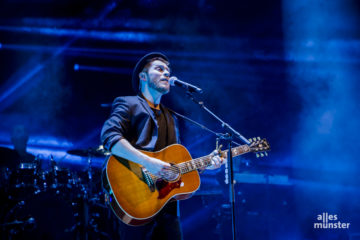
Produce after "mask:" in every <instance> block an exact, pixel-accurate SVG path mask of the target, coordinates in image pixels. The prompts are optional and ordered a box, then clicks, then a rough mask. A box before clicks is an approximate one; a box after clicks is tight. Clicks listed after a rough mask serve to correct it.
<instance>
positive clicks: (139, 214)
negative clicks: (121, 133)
mask: <svg viewBox="0 0 360 240" xmlns="http://www.w3.org/2000/svg"><path fill="white" fill-rule="evenodd" d="M268 150H270V146H269V144H268V142H267V141H266V139H261V140H260V138H258V139H254V141H252V143H251V144H250V145H247V144H245V145H241V146H238V147H234V148H232V154H233V157H236V156H238V155H241V154H245V153H248V152H258V154H261V155H264V154H263V152H265V151H268ZM140 151H141V152H142V153H144V154H146V155H148V156H150V157H154V158H158V159H161V160H163V161H165V162H168V163H170V164H171V167H170V169H169V170H167V171H168V172H167V173H166V174H165V175H164V176H162V177H157V176H155V175H152V174H151V173H150V172H149V171H147V170H146V169H145V168H144V167H143V166H141V165H139V164H136V163H134V162H132V161H128V160H126V159H123V158H120V157H117V156H114V155H110V156H109V157H108V159H107V163H106V169H105V170H106V171H105V175H104V176H103V181H105V183H104V184H107V186H108V188H109V191H108V192H107V193H106V199H107V202H108V204H109V205H110V208H111V209H112V210H113V212H114V213H115V215H116V216H117V217H118V218H119V219H120V220H121V221H123V222H124V223H125V224H128V225H132V226H138V225H143V224H146V223H148V222H149V221H151V219H152V218H154V217H155V216H156V214H157V213H159V212H160V210H161V209H162V208H163V207H164V206H165V204H166V203H168V202H169V201H171V200H173V199H175V200H183V199H187V198H189V197H190V196H191V195H192V194H193V193H194V192H195V191H196V190H198V189H199V187H200V177H199V173H198V171H197V170H198V169H204V168H206V167H207V166H210V165H211V156H210V155H207V156H203V157H200V158H196V159H192V158H191V155H190V153H189V152H188V150H187V149H186V148H185V147H184V146H182V145H180V144H173V145H170V146H168V147H166V148H164V149H162V150H160V151H157V152H147V151H142V150H140ZM227 153H228V150H226V151H221V152H220V155H221V156H226V154H227ZM265 154H266V152H265Z"/></svg>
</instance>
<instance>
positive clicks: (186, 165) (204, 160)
mask: <svg viewBox="0 0 360 240" xmlns="http://www.w3.org/2000/svg"><path fill="white" fill-rule="evenodd" d="M228 152H229V150H225V151H221V156H224V157H225V156H226V155H227V154H228ZM231 152H232V156H233V157H236V156H239V155H242V154H245V153H248V152H251V149H250V147H249V146H248V145H246V144H244V145H240V146H238V147H234V148H232V149H231ZM210 165H211V155H206V156H203V157H199V158H195V159H191V160H189V161H186V162H182V163H179V164H177V166H178V167H179V169H180V171H181V174H184V173H188V172H191V171H194V170H197V169H202V168H206V167H208V166H210Z"/></svg>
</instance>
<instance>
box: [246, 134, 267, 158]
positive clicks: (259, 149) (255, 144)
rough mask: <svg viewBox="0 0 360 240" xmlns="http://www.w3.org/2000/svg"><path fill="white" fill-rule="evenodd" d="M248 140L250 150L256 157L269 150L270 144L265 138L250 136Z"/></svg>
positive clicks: (264, 154)
mask: <svg viewBox="0 0 360 240" xmlns="http://www.w3.org/2000/svg"><path fill="white" fill-rule="evenodd" d="M249 142H250V145H249V147H250V150H251V152H254V153H256V157H264V156H267V155H268V154H267V151H270V144H269V143H268V141H266V139H265V138H263V139H260V137H257V138H250V139H249Z"/></svg>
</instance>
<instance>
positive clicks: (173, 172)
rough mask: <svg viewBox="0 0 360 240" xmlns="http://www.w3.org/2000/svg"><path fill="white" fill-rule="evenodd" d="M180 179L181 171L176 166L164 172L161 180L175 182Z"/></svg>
mask: <svg viewBox="0 0 360 240" xmlns="http://www.w3.org/2000/svg"><path fill="white" fill-rule="evenodd" d="M179 177H180V169H179V168H178V167H177V166H176V165H172V166H171V168H170V169H168V170H164V171H163V173H162V175H161V178H162V179H164V180H166V181H168V182H174V181H176V180H178V179H179Z"/></svg>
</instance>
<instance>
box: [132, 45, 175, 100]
mask: <svg viewBox="0 0 360 240" xmlns="http://www.w3.org/2000/svg"><path fill="white" fill-rule="evenodd" d="M156 57H160V58H163V59H164V60H166V61H167V62H169V59H168V58H167V57H166V56H165V55H164V54H162V53H159V52H151V53H148V54H146V55H145V56H143V57H142V58H141V59H140V60H139V61H138V62H137V63H136V66H135V68H134V71H133V74H132V87H133V90H134V91H135V93H138V92H139V73H140V72H141V71H142V70H143V69H144V67H145V65H146V64H147V63H148V60H150V59H152V58H156Z"/></svg>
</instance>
